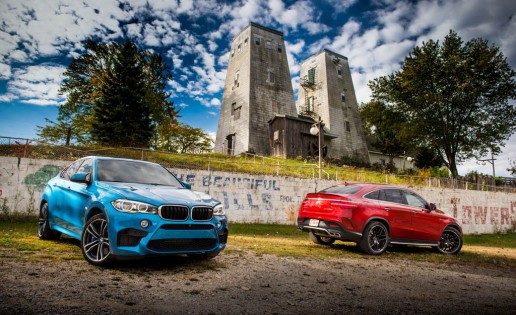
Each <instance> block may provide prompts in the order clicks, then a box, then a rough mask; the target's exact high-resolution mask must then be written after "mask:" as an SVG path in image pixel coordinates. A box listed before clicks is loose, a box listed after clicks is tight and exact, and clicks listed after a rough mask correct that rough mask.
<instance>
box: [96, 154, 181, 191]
mask: <svg viewBox="0 0 516 315" xmlns="http://www.w3.org/2000/svg"><path fill="white" fill-rule="evenodd" d="M97 180H98V181H104V182H122V183H137V184H150V185H166V186H175V187H182V185H181V184H180V183H179V181H178V180H177V178H175V177H174V176H173V175H172V174H170V173H169V172H168V171H167V170H166V169H165V168H164V167H162V166H160V165H157V164H151V163H144V162H138V161H125V160H98V161H97Z"/></svg>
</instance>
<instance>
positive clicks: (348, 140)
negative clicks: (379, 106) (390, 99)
mask: <svg viewBox="0 0 516 315" xmlns="http://www.w3.org/2000/svg"><path fill="white" fill-rule="evenodd" d="M300 85H301V86H300V88H299V93H298V104H297V105H298V110H299V113H300V114H301V115H304V116H310V117H312V118H314V119H315V120H317V119H318V118H319V117H320V118H321V119H322V121H323V123H324V124H325V128H324V134H325V135H326V136H325V137H324V140H325V145H326V146H327V152H328V153H327V154H328V156H329V157H333V158H340V157H343V156H347V157H354V158H357V159H360V160H362V161H369V154H368V150H367V144H366V139H365V136H364V132H363V130H362V123H361V120H360V115H359V112H358V105H357V99H356V95H355V90H354V88H353V81H352V80H351V71H350V69H349V64H348V58H346V57H344V56H342V55H339V54H337V53H334V52H332V51H329V50H326V49H325V50H322V51H321V52H319V53H317V54H315V55H313V56H311V57H310V58H308V59H306V60H305V61H303V62H302V64H301V70H300Z"/></svg>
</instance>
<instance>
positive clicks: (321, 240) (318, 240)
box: [310, 231, 335, 245]
mask: <svg viewBox="0 0 516 315" xmlns="http://www.w3.org/2000/svg"><path fill="white" fill-rule="evenodd" d="M310 239H311V240H312V242H314V243H315V244H319V245H331V244H333V243H334V242H335V239H334V238H331V237H325V236H319V235H315V234H314V233H313V232H312V231H310Z"/></svg>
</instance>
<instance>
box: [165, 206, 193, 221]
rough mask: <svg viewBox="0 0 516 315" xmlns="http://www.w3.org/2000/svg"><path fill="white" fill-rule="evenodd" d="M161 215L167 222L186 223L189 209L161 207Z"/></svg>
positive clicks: (183, 207)
mask: <svg viewBox="0 0 516 315" xmlns="http://www.w3.org/2000/svg"><path fill="white" fill-rule="evenodd" d="M159 215H160V216H161V217H162V218H163V219H165V220H176V221H184V220H186V219H188V207H185V206H161V207H160V208H159Z"/></svg>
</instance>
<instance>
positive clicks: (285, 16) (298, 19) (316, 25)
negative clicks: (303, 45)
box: [268, 0, 330, 35]
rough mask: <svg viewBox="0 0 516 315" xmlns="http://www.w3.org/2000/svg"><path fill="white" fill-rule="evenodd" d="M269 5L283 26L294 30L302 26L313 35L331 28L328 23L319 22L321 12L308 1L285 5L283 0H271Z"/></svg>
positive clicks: (271, 12) (273, 14)
mask: <svg viewBox="0 0 516 315" xmlns="http://www.w3.org/2000/svg"><path fill="white" fill-rule="evenodd" d="M268 7H269V9H270V14H271V16H272V17H273V18H274V19H275V20H276V21H278V23H279V24H280V25H282V26H283V27H286V28H291V29H293V30H297V29H298V27H301V28H303V29H305V30H307V31H308V33H309V34H312V35H313V34H320V33H325V32H328V31H329V30H330V28H329V27H328V26H327V25H325V24H323V23H320V22H317V20H318V19H319V17H320V13H319V12H318V10H317V8H315V7H314V6H313V5H312V4H311V3H310V2H308V1H297V2H294V3H293V4H292V5H290V6H289V7H285V4H284V3H283V1H282V0H269V1H268Z"/></svg>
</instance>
